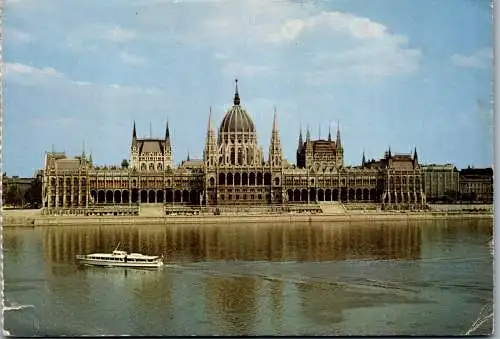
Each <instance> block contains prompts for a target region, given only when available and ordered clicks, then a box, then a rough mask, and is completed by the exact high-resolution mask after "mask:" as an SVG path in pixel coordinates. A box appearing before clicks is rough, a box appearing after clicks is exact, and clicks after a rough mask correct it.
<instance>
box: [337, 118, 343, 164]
mask: <svg viewBox="0 0 500 339" xmlns="http://www.w3.org/2000/svg"><path fill="white" fill-rule="evenodd" d="M335 148H336V155H335V166H336V167H337V168H340V167H342V166H344V146H342V141H341V140H340V121H338V120H337V137H336V139H335Z"/></svg>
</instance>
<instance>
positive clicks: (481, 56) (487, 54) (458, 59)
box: [451, 47, 493, 69]
mask: <svg viewBox="0 0 500 339" xmlns="http://www.w3.org/2000/svg"><path fill="white" fill-rule="evenodd" d="M492 59H493V51H492V49H491V48H489V47H486V48H481V49H478V50H476V51H475V52H474V53H472V54H471V55H460V54H454V55H453V56H452V57H451V62H452V63H453V64H454V65H455V66H458V67H468V68H477V69H487V68H489V67H491V66H492Z"/></svg>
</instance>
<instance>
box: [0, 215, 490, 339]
mask: <svg viewBox="0 0 500 339" xmlns="http://www.w3.org/2000/svg"><path fill="white" fill-rule="evenodd" d="M492 228H493V221H492V219H473V220H472V219H471V220H457V219H454V220H425V221H424V220H422V221H411V222H410V221H409V222H406V221H405V222H359V223H358V222H356V223H340V222H334V223H284V224H220V225H199V226H197V225H163V226H159V225H155V226H153V225H150V226H148V225H143V226H123V225H116V226H114V225H106V226H83V225H80V226H79V225H75V226H58V227H56V226H54V227H11V228H4V229H3V246H4V249H3V251H4V252H3V254H4V259H3V260H4V302H5V303H6V308H5V313H4V317H5V318H4V328H5V331H6V332H5V333H7V334H9V333H10V334H11V335H16V336H33V335H39V336H60V335H67V336H79V335H91V336H97V335H123V334H126V335H132V336H138V335H149V336H169V335H238V336H239V335H446V336H448V335H462V334H464V333H466V332H467V330H469V329H470V327H471V326H472V324H473V323H474V321H475V320H476V319H477V318H478V316H479V315H480V313H483V314H486V315H487V314H488V312H491V305H492V302H493V258H492V256H491V254H490V251H489V248H488V242H489V239H490V238H491V236H492ZM118 243H120V249H122V250H126V251H129V252H139V253H145V254H163V255H164V257H165V258H166V261H167V263H168V265H166V266H165V267H164V268H162V269H159V270H140V269H124V268H99V267H87V266H79V265H78V264H77V263H76V261H75V256H76V255H77V254H85V253H92V252H111V251H112V250H113V249H114V248H115V247H116V245H117V244H118ZM491 331H492V321H491V318H490V320H489V321H486V322H485V323H484V324H483V325H482V326H481V327H480V328H479V329H478V330H476V332H475V333H482V334H487V333H491Z"/></svg>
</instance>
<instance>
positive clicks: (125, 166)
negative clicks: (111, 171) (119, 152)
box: [122, 159, 128, 168]
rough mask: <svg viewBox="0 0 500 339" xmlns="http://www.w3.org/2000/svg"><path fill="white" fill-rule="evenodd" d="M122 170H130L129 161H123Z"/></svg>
mask: <svg viewBox="0 0 500 339" xmlns="http://www.w3.org/2000/svg"><path fill="white" fill-rule="evenodd" d="M122 168H128V161H127V159H123V160H122Z"/></svg>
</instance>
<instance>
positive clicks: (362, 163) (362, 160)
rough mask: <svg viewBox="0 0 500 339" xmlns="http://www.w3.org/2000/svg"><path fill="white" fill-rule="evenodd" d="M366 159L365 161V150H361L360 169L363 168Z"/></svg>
mask: <svg viewBox="0 0 500 339" xmlns="http://www.w3.org/2000/svg"><path fill="white" fill-rule="evenodd" d="M365 165H366V159H365V150H364V149H363V157H362V158H361V167H365Z"/></svg>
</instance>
